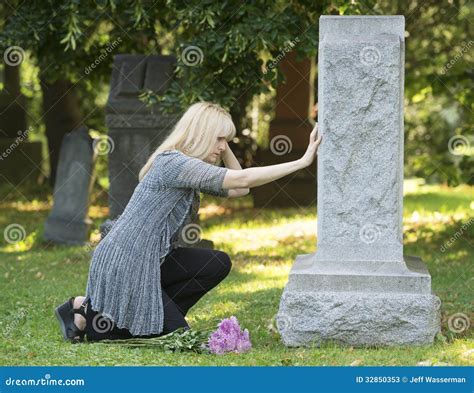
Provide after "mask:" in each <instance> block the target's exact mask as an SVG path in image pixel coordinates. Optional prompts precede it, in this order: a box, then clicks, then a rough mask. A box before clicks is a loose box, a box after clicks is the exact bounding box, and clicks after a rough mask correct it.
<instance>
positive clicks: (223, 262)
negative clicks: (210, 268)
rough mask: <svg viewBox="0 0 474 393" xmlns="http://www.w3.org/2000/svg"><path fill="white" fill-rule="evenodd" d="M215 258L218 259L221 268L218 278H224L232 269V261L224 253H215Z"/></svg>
mask: <svg viewBox="0 0 474 393" xmlns="http://www.w3.org/2000/svg"><path fill="white" fill-rule="evenodd" d="M216 257H217V258H218V260H219V262H220V266H221V269H220V276H221V277H222V278H225V277H226V276H227V275H228V274H229V273H230V270H231V269H232V261H231V259H230V256H229V255H228V254H227V253H225V252H224V251H216Z"/></svg>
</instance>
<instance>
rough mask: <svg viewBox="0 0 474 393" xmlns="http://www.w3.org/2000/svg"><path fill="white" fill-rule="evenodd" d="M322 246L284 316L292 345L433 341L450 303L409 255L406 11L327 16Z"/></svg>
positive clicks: (281, 323) (291, 286) (307, 262)
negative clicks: (405, 168)
mask: <svg viewBox="0 0 474 393" xmlns="http://www.w3.org/2000/svg"><path fill="white" fill-rule="evenodd" d="M319 36H320V45H319V89H318V90H319V91H318V93H319V101H318V102H319V125H320V132H321V134H322V136H323V142H322V144H321V145H320V148H319V152H318V247H317V251H316V253H314V254H306V255H300V256H298V258H297V259H296V261H295V264H294V265H293V267H292V269H291V272H290V275H289V279H288V283H287V285H286V287H285V290H284V292H283V295H282V298H281V302H280V308H279V311H278V314H277V326H278V329H279V331H280V333H281V337H282V340H283V342H284V344H286V345H288V346H298V345H311V344H315V345H319V344H321V343H322V342H325V341H336V342H339V343H342V344H348V345H353V346H364V345H374V344H377V345H405V344H415V345H424V344H430V343H432V342H433V339H434V336H435V335H436V333H437V332H438V331H439V330H440V314H439V307H440V300H439V298H438V297H436V296H435V295H434V294H433V293H432V292H431V277H430V274H429V272H428V270H427V269H426V266H425V265H424V263H423V262H422V261H421V259H420V258H417V257H411V256H404V255H403V226H402V213H403V83H404V82H403V81H404V18H403V16H391V17H378V16H358V17H352V16H347V17H344V16H323V17H321V19H320V35H319Z"/></svg>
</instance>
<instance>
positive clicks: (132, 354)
mask: <svg viewBox="0 0 474 393" xmlns="http://www.w3.org/2000/svg"><path fill="white" fill-rule="evenodd" d="M404 189H405V198H404V214H403V219H404V246H405V254H408V255H416V256H420V257H422V258H423V260H424V261H425V262H426V264H427V267H428V269H429V271H430V273H431V275H432V282H433V291H434V292H435V293H436V294H437V295H438V296H439V297H440V299H441V301H442V306H441V313H442V321H441V326H442V333H441V334H439V335H438V336H437V337H436V339H435V343H434V344H433V345H432V346H423V347H389V348H387V347H386V348H383V347H371V348H352V347H348V346H345V347H344V346H340V345H337V344H336V343H329V344H324V345H323V346H322V347H319V348H318V347H314V348H286V347H285V346H284V345H283V344H282V343H281V341H280V338H279V335H278V332H277V331H276V327H275V323H274V316H275V314H276V312H277V310H278V305H279V301H280V296H281V293H282V290H283V288H284V285H285V284H286V281H287V278H288V273H289V270H290V268H291V266H292V264H293V262H294V259H295V257H296V256H297V255H298V254H305V253H312V252H314V251H315V247H316V233H315V232H316V212H315V208H286V209H257V208H253V207H252V201H251V197H250V196H248V197H245V198H239V199H227V200H226V199H221V198H213V197H209V196H207V195H206V196H203V198H202V203H201V225H202V229H203V231H202V237H203V238H205V239H211V240H213V241H214V244H215V247H216V248H217V249H221V250H223V251H226V252H227V253H229V255H230V256H231V258H232V261H233V267H232V271H231V273H230V274H229V276H228V277H227V278H226V279H225V280H224V281H223V282H222V283H221V284H220V285H219V286H217V287H216V288H214V289H213V290H211V291H210V292H209V293H208V294H206V295H205V296H204V297H203V298H202V299H201V300H200V302H199V303H198V304H197V305H196V306H195V307H193V308H192V309H191V310H190V313H189V314H188V317H187V319H188V322H189V323H190V325H191V327H192V328H194V329H200V328H204V327H206V328H208V327H210V328H214V327H215V326H216V324H217V322H218V321H219V320H220V319H222V318H225V317H229V316H231V315H235V316H236V317H237V318H238V319H239V321H240V322H241V325H242V327H244V328H248V329H249V331H250V338H251V340H252V344H253V348H252V350H251V351H250V352H249V353H246V354H240V355H239V354H226V355H222V356H218V355H203V354H195V353H188V352H183V353H165V352H162V351H159V350H155V349H150V348H136V349H131V348H126V347H122V346H119V345H114V344H97V343H95V344H94V343H83V344H75V345H74V344H70V343H68V342H65V341H63V338H62V335H61V334H60V330H59V326H58V323H57V320H56V318H55V317H54V308H55V307H56V306H57V305H58V304H60V303H62V302H63V301H65V300H66V299H67V298H68V297H69V296H73V295H82V294H83V293H84V290H85V285H86V281H87V273H88V267H89V263H90V251H91V248H90V247H87V246H75V247H65V246H47V245H45V244H44V243H43V242H42V233H43V223H44V221H45V219H46V217H47V215H48V212H49V210H50V209H51V196H49V193H48V190H46V189H44V190H43V189H37V188H28V187H21V188H19V189H13V188H10V187H3V188H2V189H1V190H0V191H1V194H0V195H2V196H5V198H4V199H3V200H2V201H1V203H0V212H1V214H0V229H1V231H2V234H3V233H4V230H5V229H6V228H7V226H8V225H11V224H13V223H16V224H20V225H21V226H22V228H24V235H25V236H24V239H23V240H21V241H19V242H16V243H8V242H6V241H5V240H4V239H3V236H2V243H1V245H2V246H1V248H0V269H1V270H0V283H1V289H2V291H1V293H2V301H1V303H0V316H1V321H0V322H1V325H0V329H1V331H0V332H1V335H2V337H1V343H0V346H1V353H0V356H1V364H2V365H288V366H291V365H295V366H305V365H318V366H322V365H326V366H335V365H342V366H348V365H361V366H373V365H386V366H392V365H405V366H412V365H417V364H419V363H420V362H422V363H421V364H424V365H437V364H439V365H473V364H474V334H473V329H472V326H471V328H470V329H466V326H465V325H464V326H460V325H459V324H457V322H456V321H454V318H455V317H456V314H457V313H462V314H464V315H465V316H467V317H468V318H469V320H470V321H471V324H472V320H473V316H474V303H473V297H472V295H473V292H474V263H473V261H474V247H473V246H474V225H473V224H474V221H473V220H472V217H473V214H472V212H473V209H474V198H473V196H474V187H469V186H459V187H456V188H448V187H445V186H436V185H432V186H428V185H419V184H418V183H417V182H415V181H412V180H407V181H406V182H405V187H404ZM91 203H92V205H91V208H90V211H89V214H90V217H91V219H92V221H93V225H92V233H91V241H92V242H94V241H97V240H98V227H99V225H100V224H101V223H102V222H103V221H104V220H105V218H106V216H107V210H108V209H107V207H106V206H107V203H106V195H105V194H104V193H96V194H94V195H93V197H92V199H91ZM464 322H468V321H466V320H464ZM453 323H454V325H453Z"/></svg>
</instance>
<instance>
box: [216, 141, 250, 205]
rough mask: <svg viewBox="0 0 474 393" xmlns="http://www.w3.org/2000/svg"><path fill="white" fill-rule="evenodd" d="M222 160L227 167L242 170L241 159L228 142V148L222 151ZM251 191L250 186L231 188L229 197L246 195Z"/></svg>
mask: <svg viewBox="0 0 474 393" xmlns="http://www.w3.org/2000/svg"><path fill="white" fill-rule="evenodd" d="M222 161H224V165H225V166H226V168H229V169H233V170H238V171H241V170H242V167H241V166H240V163H239V160H237V158H236V157H235V154H234V152H233V151H232V150H231V148H230V147H229V145H228V144H227V142H226V149H225V150H224V152H223V153H222ZM249 192H250V189H249V188H247V187H246V188H235V189H230V190H229V198H237V197H241V196H244V195H247V194H248V193H249Z"/></svg>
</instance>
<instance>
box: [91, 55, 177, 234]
mask: <svg viewBox="0 0 474 393" xmlns="http://www.w3.org/2000/svg"><path fill="white" fill-rule="evenodd" d="M175 61H176V60H175V58H174V57H173V56H161V55H156V56H146V55H117V56H115V58H114V64H113V71H112V78H111V82H110V83H111V86H110V94H109V99H108V102H107V106H106V123H107V127H108V129H109V133H108V137H109V138H108V144H109V147H108V149H107V150H108V154H109V183H110V188H109V208H110V213H109V219H108V220H107V221H106V222H105V223H103V224H102V225H101V228H100V231H101V234H102V237H104V236H105V234H107V232H108V231H109V230H110V228H111V226H112V225H113V223H114V220H115V219H116V218H118V216H120V215H121V214H122V212H123V210H124V209H125V206H126V205H127V203H128V201H129V200H130V198H131V196H132V194H133V191H134V190H135V187H136V186H137V184H138V173H139V172H140V169H141V168H142V167H143V165H145V163H146V161H147V160H148V157H149V156H150V155H151V154H152V153H153V151H154V150H155V149H156V148H157V147H158V146H159V145H160V144H161V142H163V140H164V139H165V137H166V136H167V135H168V134H169V132H171V129H172V127H173V126H174V124H175V123H176V122H177V120H178V117H177V116H176V115H165V114H162V113H161V112H160V111H159V110H158V108H156V105H155V106H154V107H153V108H150V107H147V106H146V105H145V104H144V103H143V102H142V101H140V100H139V98H138V96H139V95H140V93H141V92H142V91H143V90H152V91H153V92H155V93H158V94H161V93H163V92H164V91H165V89H166V88H167V87H168V85H169V83H170V82H171V78H172V75H173V69H174V64H175Z"/></svg>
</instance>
